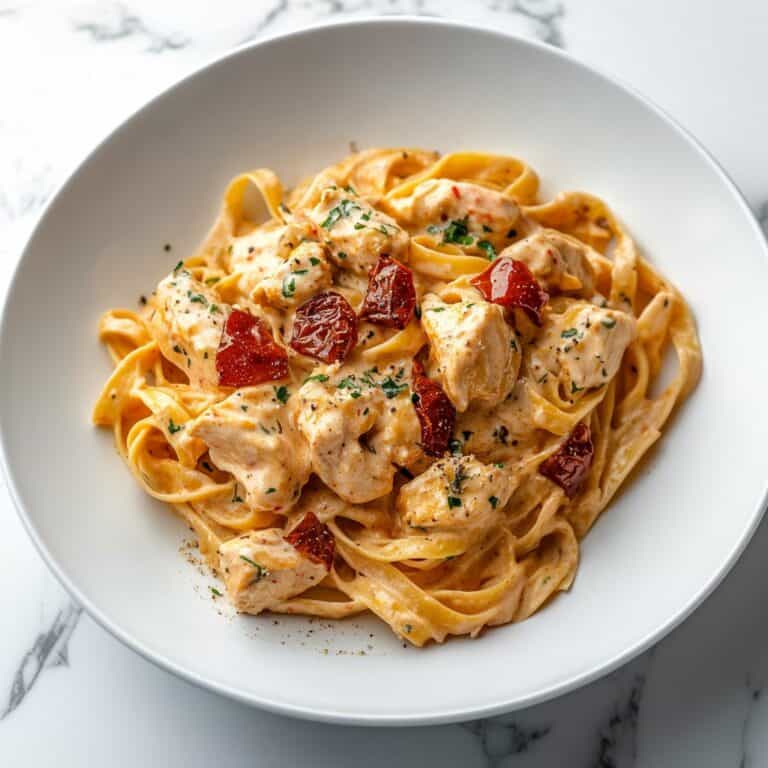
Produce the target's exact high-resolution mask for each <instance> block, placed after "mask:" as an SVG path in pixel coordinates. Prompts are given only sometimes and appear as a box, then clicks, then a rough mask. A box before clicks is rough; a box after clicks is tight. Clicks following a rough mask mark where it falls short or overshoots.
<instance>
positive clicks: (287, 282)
mask: <svg viewBox="0 0 768 768" xmlns="http://www.w3.org/2000/svg"><path fill="white" fill-rule="evenodd" d="M282 293H283V298H284V299H290V298H292V297H293V294H294V293H296V278H295V277H291V275H286V276H285V277H284V278H283V290H282Z"/></svg>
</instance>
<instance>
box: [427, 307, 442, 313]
mask: <svg viewBox="0 0 768 768" xmlns="http://www.w3.org/2000/svg"><path fill="white" fill-rule="evenodd" d="M427 312H445V307H430V308H429V309H428V310H427Z"/></svg>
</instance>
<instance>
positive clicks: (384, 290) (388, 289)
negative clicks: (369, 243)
mask: <svg viewBox="0 0 768 768" xmlns="http://www.w3.org/2000/svg"><path fill="white" fill-rule="evenodd" d="M415 308H416V289H415V288H414V287H413V273H412V272H411V270H410V269H408V267H404V266H403V265H402V264H400V262H397V261H395V260H394V259H390V258H389V256H387V255H385V254H382V255H381V256H379V260H378V261H377V262H376V266H375V267H374V268H373V269H372V270H371V275H370V277H369V278H368V291H367V293H366V294H365V301H363V308H362V310H361V312H360V316H361V317H364V318H366V319H367V320H370V322H372V323H375V324H376V325H384V326H386V327H387V328H399V329H400V330H402V329H403V328H405V326H406V325H408V323H410V322H411V318H412V317H413V312H414V309H415Z"/></svg>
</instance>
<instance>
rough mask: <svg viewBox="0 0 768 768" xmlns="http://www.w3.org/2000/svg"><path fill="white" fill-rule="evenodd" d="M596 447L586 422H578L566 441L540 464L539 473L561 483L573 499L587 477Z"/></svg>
mask: <svg viewBox="0 0 768 768" xmlns="http://www.w3.org/2000/svg"><path fill="white" fill-rule="evenodd" d="M594 453H595V447H594V445H592V435H591V433H590V431H589V427H588V426H587V425H586V424H577V425H576V427H575V428H574V430H573V432H571V434H570V435H568V438H567V439H566V441H565V442H564V443H563V444H562V445H561V446H560V447H559V448H558V449H557V451H555V453H553V454H552V455H551V456H549V457H548V458H546V459H544V461H542V462H541V464H540V466H539V473H540V474H542V475H544V477H546V478H548V479H549V480H551V481H552V482H553V483H556V484H557V485H559V486H560V487H561V488H562V489H563V490H564V491H565V495H566V496H567V497H568V498H569V499H572V498H573V497H574V496H575V495H576V494H577V493H578V492H579V491H580V490H581V486H582V485H583V484H584V481H585V480H586V479H587V475H588V474H589V469H590V467H591V466H592V457H593V455H594Z"/></svg>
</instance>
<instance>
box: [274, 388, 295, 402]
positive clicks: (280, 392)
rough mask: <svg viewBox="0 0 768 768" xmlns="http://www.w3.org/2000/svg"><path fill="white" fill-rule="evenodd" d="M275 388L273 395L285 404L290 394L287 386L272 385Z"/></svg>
mask: <svg viewBox="0 0 768 768" xmlns="http://www.w3.org/2000/svg"><path fill="white" fill-rule="evenodd" d="M273 389H274V390H275V397H276V398H277V399H278V400H279V401H280V402H281V403H282V404H283V405H285V404H286V403H287V402H288V398H289V397H290V396H291V393H290V392H289V391H288V387H283V386H280V387H273Z"/></svg>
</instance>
